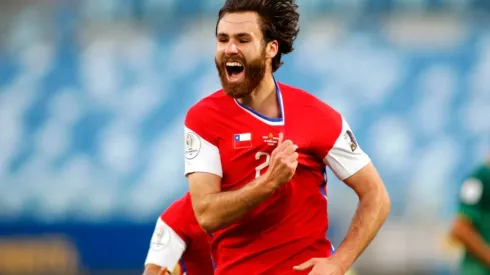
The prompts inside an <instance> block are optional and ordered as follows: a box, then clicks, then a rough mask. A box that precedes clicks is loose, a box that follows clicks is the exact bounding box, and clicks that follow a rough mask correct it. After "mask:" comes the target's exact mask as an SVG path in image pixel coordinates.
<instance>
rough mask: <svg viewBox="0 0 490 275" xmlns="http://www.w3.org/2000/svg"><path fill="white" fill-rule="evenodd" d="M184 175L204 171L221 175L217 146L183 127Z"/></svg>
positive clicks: (221, 169)
mask: <svg viewBox="0 0 490 275" xmlns="http://www.w3.org/2000/svg"><path fill="white" fill-rule="evenodd" d="M184 156H185V175H186V176H187V175H188V174H190V173H194V172H205V173H211V174H215V175H218V176H220V177H223V168H222V167H221V157H220V154H219V149H218V147H216V146H214V145H213V144H211V143H210V142H208V141H207V140H205V139H203V138H202V137H200V136H199V135H198V134H196V133H195V132H194V131H192V130H190V129H189V128H187V127H185V152H184Z"/></svg>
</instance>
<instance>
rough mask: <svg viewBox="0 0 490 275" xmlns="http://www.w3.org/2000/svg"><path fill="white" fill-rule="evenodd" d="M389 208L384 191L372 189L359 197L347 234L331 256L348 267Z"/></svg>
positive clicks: (367, 241)
mask: <svg viewBox="0 0 490 275" xmlns="http://www.w3.org/2000/svg"><path fill="white" fill-rule="evenodd" d="M389 209H390V200H389V197H388V195H387V193H386V192H384V191H383V192H377V191H373V192H370V193H368V194H366V195H365V196H363V197H362V198H360V201H359V206H358V207H357V211H356V213H355V215H354V218H353V220H352V223H351V226H350V228H349V230H348V232H347V235H346V237H345V238H344V240H343V242H342V243H341V244H340V246H339V247H338V249H337V250H336V251H335V254H334V255H333V256H332V258H335V259H338V260H339V261H340V262H341V263H342V265H343V267H344V268H345V269H346V270H347V269H349V268H350V267H351V266H352V265H353V264H354V262H355V261H356V259H357V258H358V257H359V255H361V253H362V252H363V251H364V249H366V247H367V246H368V245H369V243H370V242H371V241H372V240H373V239H374V237H375V236H376V234H377V232H378V231H379V229H380V228H381V225H382V224H383V223H384V221H385V220H386V217H387V216H388V213H389Z"/></svg>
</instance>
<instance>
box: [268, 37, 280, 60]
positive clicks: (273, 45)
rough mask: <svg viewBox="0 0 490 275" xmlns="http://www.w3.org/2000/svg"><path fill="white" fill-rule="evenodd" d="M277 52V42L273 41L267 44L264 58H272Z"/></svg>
mask: <svg viewBox="0 0 490 275" xmlns="http://www.w3.org/2000/svg"><path fill="white" fill-rule="evenodd" d="M278 52H279V43H278V42H277V40H273V41H271V42H269V43H267V46H266V48H265V57H266V58H271V59H272V58H274V57H276V55H277V53H278Z"/></svg>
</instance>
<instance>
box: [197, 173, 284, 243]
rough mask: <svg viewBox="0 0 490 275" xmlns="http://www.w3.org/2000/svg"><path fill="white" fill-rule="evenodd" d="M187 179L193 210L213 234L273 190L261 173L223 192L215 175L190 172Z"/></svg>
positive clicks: (203, 225) (265, 197)
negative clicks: (239, 185) (239, 186)
mask: <svg viewBox="0 0 490 275" xmlns="http://www.w3.org/2000/svg"><path fill="white" fill-rule="evenodd" d="M187 178H188V180H189V190H190V194H191V197H192V207H193V209H194V213H195V215H196V218H197V221H198V222H199V224H200V225H201V227H202V229H203V230H204V231H206V232H207V233H213V232H215V231H217V230H219V229H222V228H224V227H226V226H228V225H230V224H232V223H233V222H235V221H237V220H238V219H240V218H241V217H243V215H244V214H246V213H247V212H249V211H250V210H252V209H254V208H255V207H257V206H258V205H259V204H260V203H261V202H263V201H264V200H265V199H267V198H268V197H269V196H270V195H271V194H272V193H274V190H275V188H274V187H273V185H271V184H270V183H269V182H267V181H266V178H265V177H264V176H262V177H259V178H257V179H256V180H254V181H252V182H251V183H249V184H247V185H245V186H244V187H242V188H240V189H238V190H233V191H226V192H221V178H220V177H219V176H217V175H214V174H209V173H192V174H189V175H188V176H187Z"/></svg>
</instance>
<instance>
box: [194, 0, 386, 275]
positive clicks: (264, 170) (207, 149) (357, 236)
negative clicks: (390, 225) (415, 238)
mask: <svg viewBox="0 0 490 275" xmlns="http://www.w3.org/2000/svg"><path fill="white" fill-rule="evenodd" d="M296 9H297V5H296V4H294V2H293V1H292V0H275V1H271V0H228V1H226V2H225V4H224V6H223V8H222V9H221V10H220V12H219V18H218V22H217V25H216V38H217V44H216V56H215V63H216V68H217V70H218V72H219V76H220V79H221V83H222V86H223V90H220V91H218V92H216V93H214V94H212V95H210V96H208V97H206V98H204V99H203V100H201V101H200V102H199V103H197V104H196V105H194V106H193V107H192V108H191V109H190V110H189V111H188V113H187V116H186V120H185V145H186V151H185V174H186V176H187V178H188V181H189V187H190V193H191V198H192V205H193V209H194V212H195V214H196V218H197V220H198V222H199V224H200V225H201V227H202V228H203V229H204V230H205V231H206V232H207V233H212V234H213V242H212V244H211V251H212V255H213V259H214V261H215V264H216V266H217V268H216V271H215V274H217V275H223V274H225V275H229V274H232V275H241V274H244V275H245V274H254V275H261V274H281V275H287V274H334V275H337V274H345V272H346V271H347V270H348V269H349V268H350V267H351V265H352V264H353V263H354V261H355V260H356V259H357V257H358V256H359V255H360V254H361V253H362V251H363V250H364V249H365V248H366V246H367V245H368V244H369V242H370V241H371V240H372V239H373V238H374V236H375V234H376V233H377V231H378V230H379V228H380V226H381V225H382V223H383V222H384V220H385V219H386V217H387V215H388V212H389V208H390V206H389V205H390V202H389V197H388V195H387V192H386V190H385V187H384V184H383V182H382V180H381V178H380V177H379V175H378V173H377V172H376V169H375V168H374V166H373V165H372V164H371V162H370V159H369V157H368V156H367V155H366V154H365V153H364V152H363V151H362V150H361V148H360V147H359V145H358V144H357V141H356V139H355V138H354V135H353V133H352V131H351V130H350V128H349V125H348V124H347V122H346V121H345V120H344V119H343V118H342V116H341V115H340V114H339V113H338V112H336V111H335V110H333V109H332V108H331V107H330V106H328V105H326V104H324V103H323V102H321V101H320V100H318V99H317V98H315V97H314V96H312V95H310V94H309V93H306V92H304V91H302V90H300V89H297V88H294V87H291V86H288V85H285V84H281V83H278V82H276V81H275V79H274V77H273V73H274V72H275V71H276V70H277V69H278V68H279V67H280V66H281V64H282V62H281V58H282V56H283V55H285V54H288V53H290V52H291V51H293V42H294V40H295V37H296V35H297V34H298V19H299V14H298V13H297V11H296ZM325 165H328V166H329V167H330V168H331V169H332V170H333V171H334V172H335V173H336V175H337V176H338V177H339V178H340V179H341V180H343V181H344V182H345V183H346V184H347V185H348V186H350V187H351V188H352V189H353V190H354V191H355V192H356V193H357V195H358V196H359V199H360V203H359V207H358V210H357V212H356V214H355V217H354V220H353V222H352V225H351V227H350V229H349V231H348V233H347V236H346V237H345V239H344V241H343V242H342V244H341V245H340V246H339V248H338V249H337V250H336V253H335V254H334V255H333V256H331V257H330V255H331V253H332V251H331V250H332V246H331V244H330V242H329V241H328V240H327V239H326V237H325V236H326V231H327V227H328V216H327V212H326V210H327V200H326V174H325Z"/></svg>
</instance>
